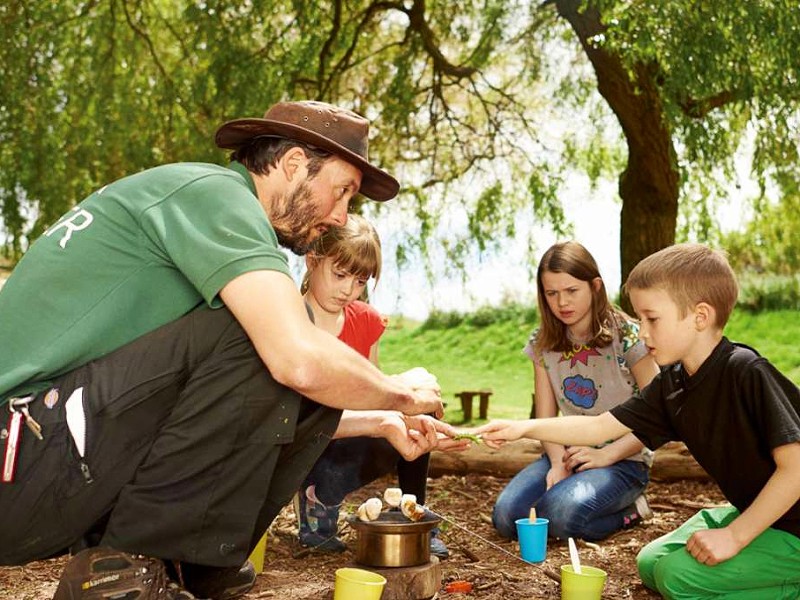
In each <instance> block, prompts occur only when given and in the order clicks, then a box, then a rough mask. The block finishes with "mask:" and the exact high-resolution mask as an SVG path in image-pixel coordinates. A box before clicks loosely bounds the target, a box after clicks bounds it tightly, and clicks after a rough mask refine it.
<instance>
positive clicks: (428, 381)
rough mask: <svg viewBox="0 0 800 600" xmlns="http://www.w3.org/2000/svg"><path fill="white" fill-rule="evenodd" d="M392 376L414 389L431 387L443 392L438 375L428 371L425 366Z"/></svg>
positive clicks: (430, 388)
mask: <svg viewBox="0 0 800 600" xmlns="http://www.w3.org/2000/svg"><path fill="white" fill-rule="evenodd" d="M392 377H395V378H397V379H399V380H400V381H402V382H403V383H404V384H405V385H407V386H408V387H410V388H411V389H413V390H419V389H429V390H436V391H438V392H439V393H441V389H440V388H439V381H438V380H437V379H436V375H434V374H433V373H431V372H430V371H428V369H426V368H425V367H414V368H413V369H409V370H408V371H403V372H402V373H398V374H397V375H392Z"/></svg>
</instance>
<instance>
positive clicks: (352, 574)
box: [333, 567, 386, 600]
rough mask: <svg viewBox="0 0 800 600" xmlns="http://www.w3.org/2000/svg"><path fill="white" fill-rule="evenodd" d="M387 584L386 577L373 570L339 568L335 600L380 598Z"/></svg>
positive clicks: (372, 599) (374, 599)
mask: <svg viewBox="0 0 800 600" xmlns="http://www.w3.org/2000/svg"><path fill="white" fill-rule="evenodd" d="M385 585H386V578H385V577H384V576H383V575H378V574H377V573H373V572H372V571H366V570H364V569H354V568H352V567H344V568H342V569H337V570H336V584H335V585H334V588H333V600H380V597H381V595H382V594H383V588H384V586H385Z"/></svg>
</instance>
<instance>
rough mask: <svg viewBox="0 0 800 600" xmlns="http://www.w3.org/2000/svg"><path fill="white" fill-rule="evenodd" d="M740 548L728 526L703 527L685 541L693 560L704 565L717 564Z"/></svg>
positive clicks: (733, 554) (730, 556)
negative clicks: (716, 527) (717, 527)
mask: <svg viewBox="0 0 800 600" xmlns="http://www.w3.org/2000/svg"><path fill="white" fill-rule="evenodd" d="M741 549H742V546H741V544H739V542H738V541H736V538H735V537H734V535H733V532H732V531H731V528H730V527H722V528H721V529H704V530H702V531H697V532H695V533H693V534H692V537H690V538H689V541H688V542H686V550H687V551H688V552H689V554H691V555H692V556H693V557H694V558H695V560H697V562H699V563H703V564H704V565H708V566H712V565H718V564H719V563H721V562H724V561H726V560H728V559H729V558H733V557H734V556H736V555H737V554H739V551H740V550H741Z"/></svg>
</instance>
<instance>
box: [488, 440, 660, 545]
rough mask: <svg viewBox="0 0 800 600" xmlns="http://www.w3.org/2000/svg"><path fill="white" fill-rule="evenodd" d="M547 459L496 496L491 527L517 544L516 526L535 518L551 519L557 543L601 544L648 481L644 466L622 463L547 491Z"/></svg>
mask: <svg viewBox="0 0 800 600" xmlns="http://www.w3.org/2000/svg"><path fill="white" fill-rule="evenodd" d="M549 470H550V459H549V458H548V456H547V454H543V455H542V457H541V458H539V459H538V460H536V461H534V462H532V463H531V464H530V465H528V466H527V467H525V468H524V469H523V470H522V471H520V472H519V473H517V474H516V475H515V476H514V478H513V479H512V480H511V481H510V482H509V483H508V485H507V486H506V487H505V488H504V489H503V491H502V492H500V495H499V496H498V497H497V503H496V504H495V505H494V511H493V514H492V522H493V524H494V527H495V529H497V532H498V533H499V534H500V535H501V536H503V537H504V538H508V539H514V540H515V539H517V529H516V525H515V524H514V521H515V520H516V519H524V518H527V517H528V515H529V513H530V510H531V507H532V506H535V507H536V516H538V517H544V518H546V519H549V520H550V524H549V525H548V535H549V536H551V537H557V538H562V539H565V538H568V537H574V538H581V539H584V540H589V541H593V540H602V539H603V538H605V537H608V536H609V535H611V534H612V533H614V532H615V531H618V530H619V529H622V527H623V526H624V525H626V524H627V523H628V520H629V518H630V516H631V514H634V513H635V509H634V507H633V503H634V501H635V500H636V498H637V497H638V496H639V495H640V494H641V493H642V492H643V491H644V488H645V487H646V486H647V483H648V481H649V479H650V470H649V469H648V467H647V465H645V464H644V463H642V462H639V461H634V460H621V461H619V462H618V463H615V464H613V465H611V466H609V467H602V468H599V469H589V470H587V471H581V472H579V473H575V474H574V475H570V476H569V477H567V478H566V479H564V480H562V481H559V482H558V483H557V484H556V485H554V486H553V487H552V488H550V489H549V490H548V489H547V481H546V477H547V472H548V471H549Z"/></svg>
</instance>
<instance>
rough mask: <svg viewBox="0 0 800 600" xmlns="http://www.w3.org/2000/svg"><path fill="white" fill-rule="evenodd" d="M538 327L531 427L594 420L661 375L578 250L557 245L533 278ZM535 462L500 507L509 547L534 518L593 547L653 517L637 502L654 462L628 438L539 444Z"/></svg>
mask: <svg viewBox="0 0 800 600" xmlns="http://www.w3.org/2000/svg"><path fill="white" fill-rule="evenodd" d="M537 287H538V304H539V314H540V315H541V321H542V322H541V325H540V327H539V329H538V330H536V331H534V332H533V334H532V335H531V337H530V340H529V341H528V344H527V345H526V346H525V349H524V351H525V353H526V354H527V355H528V356H529V357H530V359H531V360H532V361H533V369H534V388H535V392H536V393H535V398H536V401H535V416H536V418H545V417H554V416H556V415H557V414H558V413H559V412H560V413H561V414H563V415H599V414H600V413H602V412H604V411H607V410H608V409H610V408H612V407H613V406H616V405H617V404H620V403H622V402H624V401H625V400H627V399H628V398H630V396H631V395H633V394H634V393H635V392H636V391H637V390H638V389H639V388H641V387H644V386H646V385H647V384H648V383H650V381H651V380H652V379H653V377H654V376H655V375H656V374H657V373H658V366H657V365H656V363H655V361H654V360H653V358H652V357H651V356H649V355H648V354H647V348H646V346H645V345H644V344H643V343H642V342H640V341H639V340H638V332H639V326H638V324H637V323H636V322H635V321H634V320H633V319H631V318H630V317H629V316H628V315H626V314H625V313H624V312H622V311H621V310H619V309H618V308H615V307H614V306H612V305H611V304H610V302H609V300H608V296H607V294H606V289H605V285H604V284H603V280H602V279H601V278H600V273H599V270H598V268H597V263H596V262H595V260H594V258H593V257H592V255H591V254H590V253H589V252H588V251H587V250H586V248H584V247H583V246H582V245H581V244H579V243H577V242H564V243H560V244H555V245H554V246H552V247H551V248H550V249H548V250H547V252H545V253H544V256H542V259H541V261H540V262H539V269H538V273H537ZM542 446H543V449H544V452H543V454H542V456H541V458H539V459H538V460H536V461H535V462H533V463H532V464H530V465H529V466H527V467H526V468H525V469H523V470H522V471H520V472H519V473H518V474H517V475H516V476H515V477H514V478H513V479H512V480H511V481H510V482H509V484H508V485H507V486H506V487H505V489H503V491H502V492H501V493H500V496H499V497H498V498H497V503H496V504H495V507H494V512H493V515H492V520H493V523H494V526H495V528H496V529H497V531H498V532H499V533H500V535H502V536H503V537H506V538H511V539H516V537H517V531H516V526H515V523H514V521H515V520H516V519H521V518H525V517H527V516H528V515H529V513H530V509H531V507H535V508H536V514H537V516H539V517H544V518H547V519H549V520H550V523H549V526H548V534H549V535H551V536H553V537H558V538H567V537H576V538H582V539H585V540H600V539H603V538H605V537H607V536H609V535H610V534H612V533H614V532H615V531H617V530H619V529H622V528H623V527H628V526H632V525H634V524H635V523H638V522H640V521H641V520H642V519H646V518H649V517H650V515H651V514H652V513H651V511H650V509H649V507H648V506H647V502H646V500H645V497H644V489H645V487H646V486H647V483H648V481H649V469H650V465H651V464H652V453H651V452H650V451H649V450H647V449H646V448H644V445H643V444H642V443H641V442H640V441H639V440H638V439H637V438H636V437H635V436H634V435H633V434H628V435H625V436H623V437H621V438H619V439H617V440H609V442H607V443H606V444H605V445H603V446H602V447H587V446H571V447H566V446H562V445H560V444H553V443H549V442H545V443H543V444H542Z"/></svg>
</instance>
